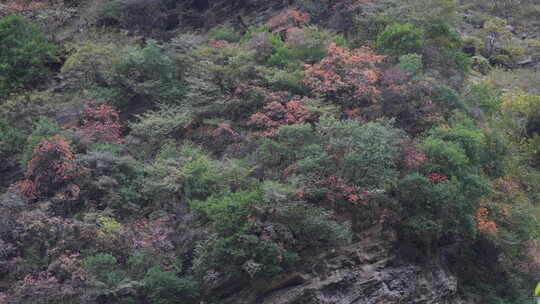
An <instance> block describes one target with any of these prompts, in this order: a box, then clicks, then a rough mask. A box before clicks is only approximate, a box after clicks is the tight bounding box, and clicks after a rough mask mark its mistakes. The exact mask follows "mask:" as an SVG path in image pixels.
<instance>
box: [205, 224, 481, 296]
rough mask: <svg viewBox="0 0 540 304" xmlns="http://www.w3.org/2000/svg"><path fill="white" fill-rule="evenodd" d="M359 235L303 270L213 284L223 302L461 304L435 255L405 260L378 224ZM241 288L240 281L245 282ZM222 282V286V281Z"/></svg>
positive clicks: (453, 279) (454, 281)
mask: <svg viewBox="0 0 540 304" xmlns="http://www.w3.org/2000/svg"><path fill="white" fill-rule="evenodd" d="M360 239H361V240H360V241H358V242H355V243H354V244H351V245H349V246H347V247H345V248H339V249H335V250H333V251H331V252H328V253H326V254H324V255H322V256H319V257H317V258H315V259H314V261H315V262H314V263H313V264H312V265H311V267H307V268H308V270H306V271H304V272H297V273H291V274H287V275H282V276H280V277H278V278H276V279H273V280H269V281H263V282H251V283H250V282H236V284H235V283H232V282H228V284H221V285H219V286H216V288H215V289H214V290H213V292H215V293H216V294H222V298H221V300H219V301H218V302H219V303H226V304H233V303H235V304H308V303H309V304H383V303H384V304H393V303H396V304H397V303H418V304H420V303H422V304H428V303H431V304H466V303H473V301H468V300H465V299H463V298H462V297H461V296H460V295H459V294H458V292H457V290H458V280H457V278H456V277H455V276H454V275H453V274H452V273H450V271H449V270H448V268H447V267H446V265H445V263H444V262H442V261H441V259H439V260H438V261H435V260H433V261H431V262H430V263H428V265H426V264H423V265H419V264H414V263H413V262H405V261H403V260H402V259H400V258H399V257H398V256H397V255H396V254H395V253H394V250H393V249H392V248H393V245H392V244H393V243H394V242H395V239H394V237H393V235H392V234H389V233H388V232H383V231H382V230H381V229H380V227H377V228H373V229H371V230H369V231H368V232H366V233H364V234H362V236H361V237H360ZM246 284H247V286H251V287H248V288H244V289H243V290H241V291H238V290H239V289H241V288H242V285H243V286H244V287H245V286H246ZM225 286H226V287H225Z"/></svg>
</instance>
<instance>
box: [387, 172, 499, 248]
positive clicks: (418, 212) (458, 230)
mask: <svg viewBox="0 0 540 304" xmlns="http://www.w3.org/2000/svg"><path fill="white" fill-rule="evenodd" d="M488 191H489V185H488V184H487V183H486V181H485V180H483V179H482V178H480V177H479V176H474V175H471V176H468V177H467V178H464V179H462V180H461V181H458V179H457V178H451V179H450V180H447V181H444V182H438V183H434V182H432V181H431V180H429V179H428V178H426V177H424V176H422V175H420V174H416V173H415V174H411V175H407V176H405V177H404V178H403V179H401V180H400V182H399V183H398V185H397V188H396V198H397V201H398V202H397V204H398V206H397V210H398V212H399V214H400V215H401V218H402V221H403V222H402V225H403V226H402V229H403V230H402V233H403V234H404V235H407V236H409V237H411V236H412V237H415V238H417V239H418V240H420V241H422V242H423V243H425V244H432V242H434V241H436V240H438V239H440V238H441V237H443V236H444V235H452V234H454V235H456V234H457V235H463V236H465V237H468V238H471V237H474V233H475V230H476V223H475V221H474V218H473V215H474V212H475V211H476V209H477V208H478V202H479V199H480V197H482V196H483V195H485V194H487V193H488Z"/></svg>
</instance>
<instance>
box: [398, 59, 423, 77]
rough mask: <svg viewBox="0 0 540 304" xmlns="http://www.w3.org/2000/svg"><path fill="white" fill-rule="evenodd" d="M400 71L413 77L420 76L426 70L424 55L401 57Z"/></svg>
mask: <svg viewBox="0 0 540 304" xmlns="http://www.w3.org/2000/svg"><path fill="white" fill-rule="evenodd" d="M398 66H399V69H400V70H402V71H403V72H407V73H409V74H411V75H412V76H420V75H421V74H422V72H423V70H424V65H423V63H422V55H418V54H407V55H403V56H400V57H399V64H398Z"/></svg>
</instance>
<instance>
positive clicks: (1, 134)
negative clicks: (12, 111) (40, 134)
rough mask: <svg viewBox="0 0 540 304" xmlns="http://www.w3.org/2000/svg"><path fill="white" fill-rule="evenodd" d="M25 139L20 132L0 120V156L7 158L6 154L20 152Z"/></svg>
mask: <svg viewBox="0 0 540 304" xmlns="http://www.w3.org/2000/svg"><path fill="white" fill-rule="evenodd" d="M25 139H26V137H25V135H24V134H23V133H22V132H21V131H20V130H18V129H16V128H13V127H11V126H10V123H9V122H7V121H6V120H4V119H0V155H2V156H7V155H6V154H14V153H18V152H21V151H22V150H23V148H24V142H25ZM4 153H6V154H4Z"/></svg>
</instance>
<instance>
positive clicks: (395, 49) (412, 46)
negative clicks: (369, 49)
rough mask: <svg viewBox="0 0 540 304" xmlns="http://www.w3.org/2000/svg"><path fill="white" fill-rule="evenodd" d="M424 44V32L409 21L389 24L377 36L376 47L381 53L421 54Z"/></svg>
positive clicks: (395, 54) (396, 54) (399, 54)
mask: <svg viewBox="0 0 540 304" xmlns="http://www.w3.org/2000/svg"><path fill="white" fill-rule="evenodd" d="M424 46H425V40H424V33H423V32H422V30H421V29H418V28H415V27H414V25H412V24H410V23H405V24H398V23H396V24H392V25H389V26H387V27H386V29H385V30H384V31H382V32H381V33H380V34H379V35H378V36H377V49H378V50H379V51H380V52H382V53H383V54H388V55H394V56H401V55H406V54H411V53H418V54H421V53H422V50H423V48H424Z"/></svg>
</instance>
